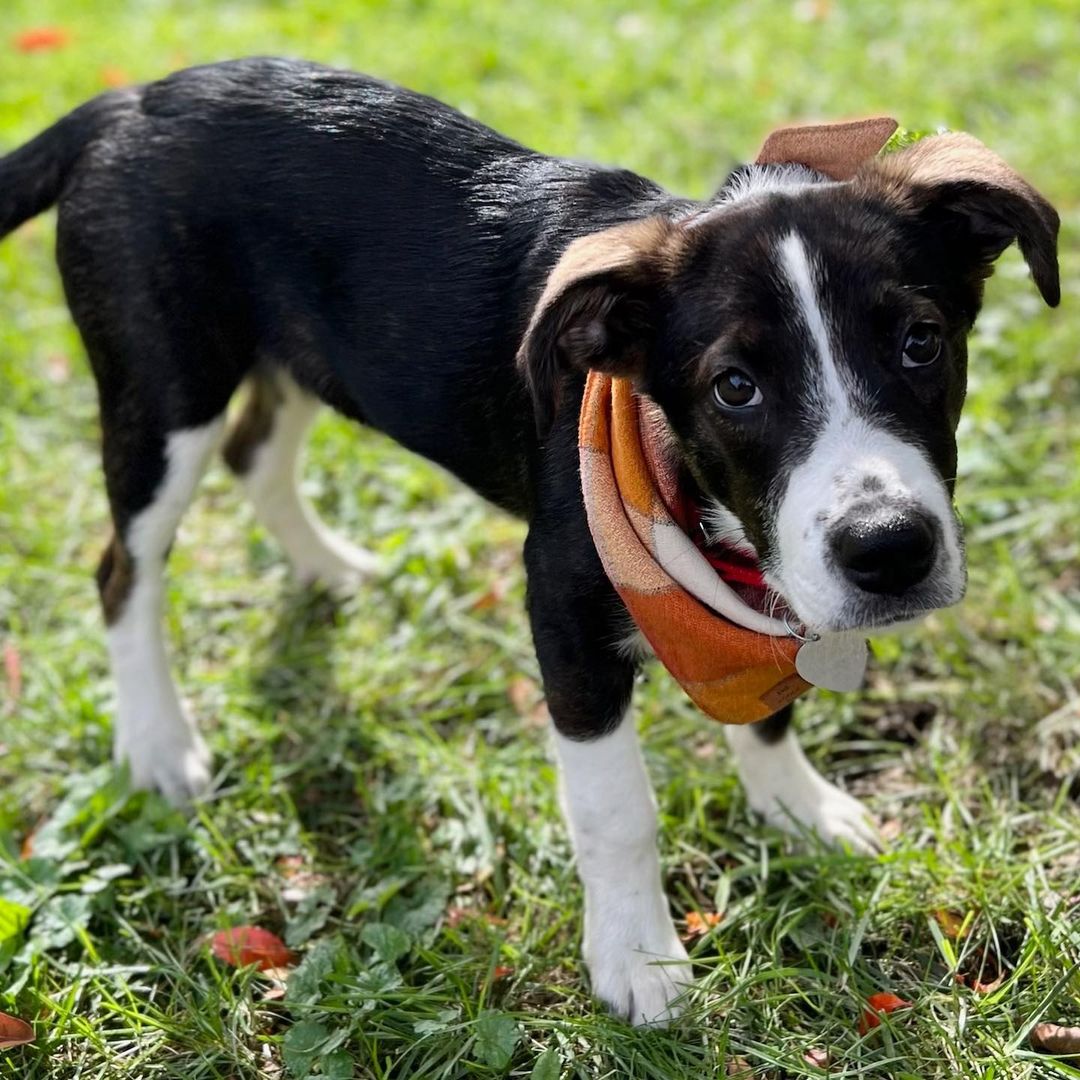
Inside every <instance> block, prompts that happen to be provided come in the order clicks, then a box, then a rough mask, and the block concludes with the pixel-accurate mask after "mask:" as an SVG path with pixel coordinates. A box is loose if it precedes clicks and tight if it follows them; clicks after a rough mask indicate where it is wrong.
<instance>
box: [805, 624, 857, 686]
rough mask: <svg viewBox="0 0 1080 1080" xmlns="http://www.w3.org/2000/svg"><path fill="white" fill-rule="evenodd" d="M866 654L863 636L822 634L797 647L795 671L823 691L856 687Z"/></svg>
mask: <svg viewBox="0 0 1080 1080" xmlns="http://www.w3.org/2000/svg"><path fill="white" fill-rule="evenodd" d="M866 656H867V648H866V639H865V638H863V637H860V636H859V634H823V635H822V636H821V637H819V638H814V639H813V640H810V641H804V642H803V643H802V645H800V646H799V651H798V652H797V653H796V654H795V670H796V671H797V672H798V673H799V674H800V675H801V676H802V677H803V678H804V679H805V680H806V681H807V682H808V683H812V684H813V685H814V686H820V687H821V688H822V689H823V690H838V691H841V692H847V691H850V690H858V689H859V687H860V686H862V682H863V676H864V675H865V674H866Z"/></svg>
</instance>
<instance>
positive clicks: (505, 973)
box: [491, 964, 514, 979]
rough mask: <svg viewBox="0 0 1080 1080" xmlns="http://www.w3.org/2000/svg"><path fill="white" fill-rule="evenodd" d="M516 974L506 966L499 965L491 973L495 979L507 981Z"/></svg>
mask: <svg viewBox="0 0 1080 1080" xmlns="http://www.w3.org/2000/svg"><path fill="white" fill-rule="evenodd" d="M513 974H514V969H513V968H512V967H508V966H507V965H506V964H499V965H498V966H497V967H496V968H495V970H494V971H493V972H492V973H491V977H492V978H493V979H506V978H509V977H510V976H511V975H513Z"/></svg>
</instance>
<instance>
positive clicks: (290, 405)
mask: <svg viewBox="0 0 1080 1080" xmlns="http://www.w3.org/2000/svg"><path fill="white" fill-rule="evenodd" d="M54 203H57V204H58V205H59V220H58V229H57V260H58V263H59V267H60V272H61V275H62V278H63V283H64V287H65V290H66V295H67V299H68V303H69V306H70V308H71V312H72V315H73V317H74V319H75V322H76V323H77V325H78V328H79V330H80V332H81V334H82V338H83V341H84V342H85V346H86V350H87V353H88V355H89V358H90V363H91V366H92V368H93V372H94V375H95V377H96V379H97V383H98V387H99V392H100V404H101V423H102V433H103V454H104V470H105V484H106V488H107V491H108V498H109V506H110V509H111V513H112V519H113V526H114V533H113V536H112V539H111V540H110V542H109V544H108V546H107V548H106V550H105V554H104V557H103V558H102V561H101V565H100V568H99V570H98V585H99V588H100V594H101V601H102V606H103V610H104V616H105V622H106V625H107V628H108V629H107V637H108V649H109V655H110V658H111V663H112V669H113V674H114V677H115V680H116V693H117V715H116V723H115V747H116V757H117V759H118V760H122V761H126V762H127V763H128V764H129V765H130V768H131V773H132V776H133V777H134V780H135V782H136V783H137V784H139V785H143V786H147V787H157V788H159V789H161V790H162V791H163V792H164V793H165V794H166V795H167V796H168V797H169V798H171V799H173V800H176V801H183V800H186V799H189V798H191V797H193V796H195V795H198V794H199V792H201V791H202V790H203V789H204V787H205V786H206V784H207V780H208V775H209V774H208V757H207V752H206V749H205V746H204V744H203V742H202V741H201V739H200V738H199V735H198V734H197V732H196V730H195V727H194V726H193V724H192V722H191V720H190V719H189V718H188V717H187V716H186V715H185V713H184V711H183V709H182V708H181V705H180V701H179V699H178V697H177V693H176V690H175V688H174V685H173V682H172V679H171V676H170V673H169V666H168V661H167V657H166V649H165V642H164V639H163V636H162V627H161V622H162V596H163V570H164V563H165V559H166V556H167V554H168V551H169V547H170V544H171V543H172V541H173V537H174V535H175V532H176V528H177V523H178V522H179V520H180V517H181V515H182V514H183V512H184V510H185V508H186V507H187V506H188V504H189V502H190V501H191V498H192V496H193V494H194V492H195V488H196V485H197V483H198V481H199V478H200V476H201V475H202V473H203V470H204V469H205V468H206V465H207V463H208V461H209V460H210V457H211V455H212V454H213V453H214V451H215V450H216V449H218V448H219V446H222V445H223V447H224V456H225V460H226V461H227V463H228V465H229V466H230V467H231V468H232V470H233V471H234V472H235V473H236V474H237V475H238V476H239V477H240V479H241V481H242V483H243V486H244V487H245V489H246V490H247V492H248V494H249V495H250V497H251V499H252V501H253V503H254V506H255V509H256V512H257V514H258V517H259V519H260V520H261V521H262V523H263V524H264V525H265V526H266V528H267V529H268V530H270V532H271V533H273V534H274V535H275V536H276V537H277V538H278V539H279V541H280V543H281V545H282V547H283V548H284V550H285V552H286V554H287V555H288V557H289V558H290V560H291V561H292V563H293V565H294V567H295V569H296V571H297V573H298V574H299V575H300V577H301V578H303V579H315V578H318V579H321V580H323V581H325V582H328V583H330V584H331V585H335V586H340V585H346V584H348V583H349V582H351V581H353V580H354V579H355V578H357V577H360V576H363V575H365V574H367V573H369V572H370V571H371V570H372V568H373V567H372V564H373V560H372V558H371V556H370V555H369V554H367V553H365V552H363V551H360V550H358V549H357V548H355V547H353V546H352V545H350V544H348V543H346V542H345V541H344V540H342V539H339V538H338V537H336V536H334V535H333V534H332V533H330V532H329V531H327V529H326V528H325V527H324V526H323V525H322V524H321V523H320V522H319V521H318V520H317V518H316V517H315V516H314V514H313V513H312V511H311V508H310V507H309V506H307V505H306V504H305V502H304V501H303V499H302V498H301V496H300V494H299V493H298V491H297V488H296V478H295V472H296V463H297V455H298V453H299V451H300V448H301V444H302V441H303V437H304V433H305V430H306V428H307V426H308V424H309V423H310V421H311V419H312V417H313V415H314V414H315V412H316V410H317V409H318V407H319V405H320V403H326V404H328V405H330V406H331V407H332V408H334V409H336V410H338V411H339V412H341V413H343V414H344V415H346V416H348V417H351V418H353V419H354V420H356V421H357V422H359V423H361V424H366V425H369V426H371V427H373V428H377V429H378V430H380V431H383V432H386V433H387V434H388V435H390V436H391V437H393V438H394V439H396V440H397V441H398V442H399V443H401V444H402V445H403V446H405V447H408V448H409V449H410V450H413V451H415V452H416V453H418V454H421V455H423V456H424V457H426V458H428V459H430V460H431V461H434V462H437V463H438V464H439V465H441V466H443V467H444V468H445V469H447V470H449V471H450V472H451V473H453V474H454V475H456V476H458V477H459V478H460V479H461V480H463V481H464V482H465V483H466V484H468V485H470V486H471V487H472V488H474V489H475V490H476V491H477V492H479V493H480V494H481V495H482V496H484V497H485V498H487V499H488V500H490V501H491V502H493V503H495V504H496V505H497V506H500V507H502V508H503V509H504V510H506V511H509V512H510V513H512V514H516V515H518V516H520V517H522V518H524V519H525V520H526V521H527V522H528V525H529V532H528V539H527V541H526V543H525V555H524V557H525V565H526V569H527V572H528V609H529V618H530V620H531V625H532V630H533V635H534V639H535V644H536V652H537V657H538V660H539V664H540V670H541V672H542V675H543V682H544V689H545V693H546V695H547V701H548V705H549V708H550V711H551V715H552V719H553V722H554V729H555V735H554V738H555V746H556V749H557V754H558V758H559V762H560V765H561V772H562V781H563V785H564V804H565V810H566V814H567V818H568V822H569V827H570V831H571V833H572V836H573V841H574V845H575V849H576V853H577V859H578V866H579V870H580V875H581V878H582V881H583V883H584V889H585V934H584V952H585V958H586V961H587V963H588V967H589V971H590V974H591V979H592V986H593V990H594V992H595V994H596V996H597V997H599V998H600V999H602V1000H603V1001H604V1002H606V1003H607V1004H608V1005H609V1006H610V1007H611V1008H612V1009H613V1010H614V1011H615V1012H617V1013H619V1014H621V1015H623V1016H626V1017H628V1018H630V1019H631V1020H632V1021H634V1022H635V1023H642V1022H649V1021H654V1020H658V1019H660V1020H662V1019H664V1018H666V1017H668V1016H670V1015H671V1014H672V1012H673V1010H674V1009H675V1007H676V1006H675V1004H674V1003H675V999H676V998H677V996H678V995H679V993H680V991H681V989H682V986H683V984H684V983H686V982H687V981H688V980H689V978H690V975H689V971H688V965H686V964H682V965H679V964H678V963H676V965H675V966H672V965H671V964H670V963H669V962H670V961H675V962H678V961H685V960H686V953H685V951H684V949H683V947H682V945H681V944H680V942H679V938H678V936H677V934H676V932H675V929H674V927H673V925H672V921H671V917H670V914H669V910H668V904H667V901H666V899H665V897H664V894H663V891H662V889H661V882H660V872H659V863H658V857H657V849H656V842H655V832H656V819H655V804H654V800H653V795H652V792H651V789H650V786H649V781H648V778H647V776H646V773H645V769H644V766H643V764H642V758H641V754H640V751H639V748H638V743H637V737H636V734H635V728H634V722H633V720H632V719H631V718H630V716H629V706H630V697H631V690H632V686H633V680H634V673H635V668H636V664H637V662H638V659H639V656H638V654H637V650H636V648H635V646H634V643H633V641H632V640H631V641H630V642H629V643H628V640H627V635H628V628H629V624H628V620H627V615H626V611H625V609H624V608H623V606H622V604H621V603H620V601H619V598H618V596H617V594H616V592H615V590H614V589H613V587H612V585H611V584H610V582H609V580H608V578H607V577H606V576H605V573H604V570H603V567H602V566H601V563H600V561H599V559H598V556H597V552H596V549H595V547H594V544H593V541H592V537H591V535H590V532H589V528H588V525H587V522H586V517H585V513H584V510H583V504H582V494H581V485H580V478H579V468H578V450H577V421H578V410H579V406H580V403H581V398H582V392H583V385H584V380H585V376H586V373H587V372H588V371H590V370H598V371H602V372H606V373H609V374H612V375H616V376H621V377H624V378H629V379H631V380H633V383H634V385H635V387H636V389H637V391H638V392H639V393H640V394H641V395H644V396H645V397H646V398H648V399H650V400H651V401H652V402H653V403H655V405H656V406H657V407H658V408H659V409H660V410H661V412H662V415H663V417H664V418H665V420H666V423H667V425H668V426H669V428H670V434H671V438H672V442H673V445H674V447H675V448H676V452H677V454H678V455H679V469H680V476H681V481H680V482H681V484H682V489H683V492H684V494H685V496H686V497H687V498H688V499H691V500H693V501H694V502H695V503H696V505H697V507H698V509H699V512H700V515H701V518H702V520H703V521H704V522H705V523H706V526H707V527H708V528H709V529H711V530H712V533H713V536H714V539H719V540H722V542H723V543H724V544H725V545H727V546H728V547H729V548H731V547H734V548H735V549H737V550H739V551H741V552H743V553H746V554H750V555H752V556H753V557H754V558H755V559H756V560H757V561H758V564H759V565H760V568H761V571H762V573H763V575H764V580H765V581H766V583H767V584H768V586H769V587H770V588H771V589H772V590H773V592H774V593H775V595H776V597H778V598H782V601H783V603H784V605H785V606H786V610H788V611H789V612H790V613H791V614H792V616H793V617H794V619H795V620H796V625H798V624H801V625H802V626H803V627H805V628H806V631H807V632H812V633H818V634H828V633H831V632H836V631H869V630H871V629H873V628H878V627H885V626H888V625H890V624H893V623H896V622H898V621H902V620H910V619H913V618H916V617H918V616H919V615H921V614H923V613H925V612H927V611H929V610H931V609H934V608H939V607H942V606H944V605H948V604H953V603H955V602H956V601H958V600H959V599H960V597H961V595H962V593H963V591H964V582H965V570H964V553H963V545H962V541H961V535H960V529H959V526H958V523H957V519H956V517H955V515H954V513H953V510H952V499H951V495H952V487H953V480H954V477H955V474H956V443H955V438H954V433H955V430H956V426H957V421H958V419H959V416H960V409H961V405H962V403H963V400H964V388H965V364H966V347H965V337H966V335H967V333H968V331H969V330H970V329H971V327H972V324H973V321H974V319H975V316H976V313H977V312H978V310H979V306H980V302H981V298H982V292H983V282H984V279H985V278H986V277H987V276H988V275H989V274H990V272H991V268H992V264H993V262H994V260H995V259H996V258H997V256H998V255H999V254H1000V253H1001V252H1002V250H1003V249H1004V248H1006V247H1007V246H1008V245H1009V244H1010V243H1012V242H1013V241H1014V240H1015V241H1018V243H1019V246H1020V250H1021V251H1022V253H1023V255H1024V257H1025V259H1026V260H1027V262H1028V265H1029V267H1030V269H1031V273H1032V276H1033V278H1034V281H1035V285H1036V286H1037V288H1038V289H1039V291H1040V292H1041V294H1042V296H1043V298H1044V299H1045V300H1046V302H1047V303H1048V304H1050V305H1055V304H1057V303H1058V300H1059V284H1058V272H1057V262H1056V234H1057V227H1058V219H1057V215H1056V214H1055V212H1054V211H1053V209H1052V208H1051V207H1050V206H1049V205H1048V204H1047V202H1046V201H1045V200H1044V199H1043V198H1041V197H1040V196H1039V195H1038V194H1037V193H1036V191H1035V190H1033V189H1032V188H1031V187H1030V186H1029V185H1028V184H1027V183H1026V182H1025V181H1024V180H1022V179H1021V178H1020V177H1019V176H1018V175H1017V174H1016V173H1015V172H1014V171H1013V170H1012V169H1010V168H1009V167H1008V166H1007V165H1006V164H1005V163H1004V162H1003V161H1001V159H1000V158H998V157H997V156H995V155H994V154H992V153H991V152H990V151H989V150H987V149H986V148H985V147H983V146H982V145H981V144H979V143H978V142H976V141H975V140H974V139H972V138H970V137H968V136H963V135H942V136H938V137H933V138H929V139H926V140H924V141H922V142H919V143H917V144H915V145H914V146H913V147H910V148H908V149H906V150H902V151H899V152H896V153H893V154H890V155H887V156H884V157H878V158H873V159H871V160H869V161H868V162H866V163H865V164H864V165H863V166H862V168H861V169H860V170H859V171H858V172H857V173H856V174H855V175H854V177H853V178H852V179H850V180H847V181H845V182H834V181H831V180H829V179H828V178H827V177H826V176H824V175H822V174H819V173H816V172H814V171H812V170H808V169H806V168H803V167H799V166H795V165H793V166H771V167H747V168H744V169H741V170H739V171H738V172H737V173H736V174H734V175H733V176H732V177H731V178H730V179H729V180H728V182H727V183H726V184H725V185H724V186H723V188H722V189H721V190H720V192H719V193H718V194H717V195H716V196H715V197H714V198H713V199H711V200H708V201H707V202H704V203H699V202H694V201H692V200H688V199H682V198H677V197H674V196H672V195H670V194H668V193H667V192H665V191H664V190H662V189H661V188H660V187H658V186H657V185H656V184H653V183H651V182H650V181H648V180H645V179H643V178H641V177H639V176H636V175H634V174H633V173H630V172H626V171H623V170H618V169H607V168H600V167H597V166H593V165H587V164H582V163H579V162H576V161H568V160H562V159H557V158H551V157H547V156H544V155H542V154H538V153H534V152H532V151H530V150H528V149H526V148H524V147H522V146H520V145H519V144H517V143H515V142H513V141H512V140H510V139H508V138H506V137H504V136H502V135H499V134H497V133H496V132H494V131H491V130H490V129H488V128H486V127H484V126H483V125H481V124H479V123H477V122H475V121H474V120H471V119H469V118H467V117H465V116H463V115H461V114H460V113H458V112H456V111H455V110H453V109H451V108H448V107H447V106H445V105H442V104H440V103H439V102H437V101H434V100H432V99H431V98H427V97H423V96H421V95H419V94H415V93H411V92H409V91H407V90H403V89H400V88H398V87H396V86H392V85H389V84H387V83H384V82H380V81H378V80H376V79H372V78H368V77H366V76H363V75H357V74H353V73H350V72H345V71H337V70H331V69H328V68H323V67H318V66H315V65H311V64H306V63H298V62H293V61H284V60H273V59H252V60H241V61H236V62H230V63H223V64H216V65H212V66H209V67H202V68H195V69H192V70H188V71H182V72H179V73H178V74H175V75H172V76H170V77H169V78H166V79H164V80H162V81H160V82H155V83H152V84H150V85H147V86H142V87H138V88H134V89H128V90H121V91H113V92H109V93H107V94H104V95H102V96H100V97H98V98H95V99H94V100H92V101H90V102H88V103H87V104H85V105H83V106H82V107H81V108H78V109H76V110H75V111H74V112H72V113H71V114H70V115H68V116H66V117H65V118H63V119H62V120H60V121H59V122H58V123H57V124H55V125H54V126H53V127H51V128H50V129H48V130H47V131H45V132H44V133H43V134H41V135H39V136H38V137H37V138H36V139H34V140H33V141H32V142H30V143H28V144H27V145H25V146H23V147H22V148H20V149H18V150H16V151H14V152H13V153H11V154H10V155H8V156H7V157H6V158H4V159H3V160H2V161H0V235H2V234H4V233H6V232H8V231H10V230H11V229H13V228H14V227H15V226H17V225H18V224H20V223H21V222H23V221H25V220H26V219H28V218H30V217H31V216H33V215H35V214H38V213H40V212H41V211H43V210H45V209H46V208H47V207H49V206H51V205H52V204H54ZM541 297H542V298H543V299H542V302H541ZM242 384H246V386H247V387H248V396H247V399H246V405H245V406H244V409H243V411H242V413H241V414H240V415H239V417H238V419H237V421H236V422H235V424H234V425H233V427H232V429H231V430H229V431H226V408H227V406H228V404H229V401H230V399H231V398H232V397H233V395H234V394H235V393H236V391H237V389H238V388H239V387H240V386H241V385H242ZM789 719H790V709H787V710H784V711H782V712H781V713H779V714H778V715H777V716H775V717H774V718H773V719H772V720H769V721H767V722H766V723H764V724H763V725H760V726H759V727H758V729H754V728H744V727H729V728H727V729H726V733H727V736H728V740H729V742H730V744H731V747H732V749H733V751H734V754H735V757H736V761H737V764H738V769H739V772H740V774H741V776H742V779H743V782H744V783H745V785H746V788H747V792H748V796H749V800H750V802H751V804H752V806H753V807H754V808H755V809H756V810H758V811H760V812H761V813H762V814H764V815H765V816H766V817H767V818H768V819H769V820H771V821H774V822H776V824H778V825H781V826H788V827H800V828H803V829H812V830H816V831H817V832H818V833H819V834H821V836H822V837H824V838H826V839H828V840H840V841H847V842H849V843H852V844H854V845H855V846H857V847H871V846H873V843H874V835H873V831H872V828H871V827H870V825H869V822H868V820H867V818H866V816H865V814H864V812H863V810H862V808H861V807H860V805H859V804H858V803H857V802H856V801H855V800H853V799H852V798H850V797H849V796H847V795H845V794H844V793H842V792H841V791H840V790H839V789H837V788H836V787H834V786H833V785H832V784H830V783H829V782H828V781H826V780H825V779H824V778H822V777H821V776H820V775H818V774H817V773H816V772H815V770H814V769H813V768H812V766H811V765H810V764H809V762H808V761H807V759H806V757H805V756H804V755H803V753H802V752H801V750H800V749H799V747H798V745H797V743H796V742H795V740H794V737H793V735H792V734H791V733H790V731H789V730H788V723H789Z"/></svg>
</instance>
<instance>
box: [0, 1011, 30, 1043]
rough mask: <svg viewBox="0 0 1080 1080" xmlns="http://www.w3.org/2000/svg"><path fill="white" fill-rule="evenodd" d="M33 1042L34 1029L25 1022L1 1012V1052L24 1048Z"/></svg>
mask: <svg viewBox="0 0 1080 1080" xmlns="http://www.w3.org/2000/svg"><path fill="white" fill-rule="evenodd" d="M33 1041H34V1029H33V1028H32V1027H31V1026H30V1025H29V1024H28V1023H27V1022H26V1021H25V1020H20V1019H19V1018H18V1017H17V1016H8V1014H7V1013H5V1012H0V1050H7V1049H9V1048H11V1047H12V1046H23V1045H24V1044H25V1043H32V1042H33Z"/></svg>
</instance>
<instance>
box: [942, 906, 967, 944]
mask: <svg viewBox="0 0 1080 1080" xmlns="http://www.w3.org/2000/svg"><path fill="white" fill-rule="evenodd" d="M934 918H935V919H937V924H938V926H940V927H941V932H942V933H943V934H944V935H945V936H946V937H951V938H959V937H967V933H968V931H967V928H966V927H965V926H964V916H963V915H958V914H957V913H956V912H955V911H948V910H946V909H945V908H938V909H937V911H935V912H934Z"/></svg>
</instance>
